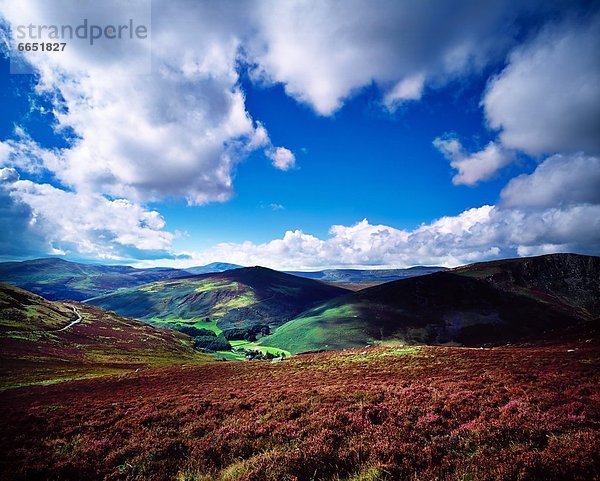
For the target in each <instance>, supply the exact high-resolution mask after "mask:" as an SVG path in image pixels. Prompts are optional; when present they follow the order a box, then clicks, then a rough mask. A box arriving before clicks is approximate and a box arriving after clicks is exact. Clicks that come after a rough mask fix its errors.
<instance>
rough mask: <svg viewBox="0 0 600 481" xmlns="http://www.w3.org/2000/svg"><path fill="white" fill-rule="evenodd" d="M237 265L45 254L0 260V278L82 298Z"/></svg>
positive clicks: (54, 295)
mask: <svg viewBox="0 0 600 481" xmlns="http://www.w3.org/2000/svg"><path fill="white" fill-rule="evenodd" d="M238 267H239V266H236V265H235V264H225V263H212V264H208V265H206V266H199V267H191V268H189V269H185V270H183V269H171V268H165V267H158V268H153V269H135V268H133V267H129V266H119V265H101V264H82V263H78V262H69V261H65V260H63V259H58V258H48V259H35V260H31V261H23V262H3V263H0V282H8V283H10V284H13V285H15V286H18V287H20V288H22V289H26V290H28V291H31V292H33V293H35V294H39V295H41V296H44V297H45V298H46V299H50V300H73V301H83V300H85V299H89V298H91V297H96V296H100V295H102V294H108V293H111V292H113V291H115V290H116V289H119V288H122V287H133V286H139V285H142V284H147V283H148V282H154V281H159V280H164V279H173V278H176V277H184V276H189V275H191V274H204V273H207V272H221V271H225V270H227V269H233V268H238Z"/></svg>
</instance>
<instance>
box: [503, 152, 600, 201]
mask: <svg viewBox="0 0 600 481" xmlns="http://www.w3.org/2000/svg"><path fill="white" fill-rule="evenodd" d="M500 195H501V197H502V202H503V205H505V206H507V207H515V206H521V207H532V208H544V207H550V206H557V205H558V206H564V205H572V204H586V203H588V204H600V158H599V157H590V156H586V155H584V154H581V153H580V154H575V155H571V156H566V155H560V154H557V155H554V156H552V157H550V158H548V159H546V160H545V161H544V162H542V163H541V164H540V165H538V167H537V168H536V169H535V171H534V172H533V173H532V174H529V175H527V174H523V175H519V176H518V177H515V178H514V179H512V180H511V181H510V182H509V183H508V185H507V186H506V187H505V188H504V189H503V190H502V192H501V194H500Z"/></svg>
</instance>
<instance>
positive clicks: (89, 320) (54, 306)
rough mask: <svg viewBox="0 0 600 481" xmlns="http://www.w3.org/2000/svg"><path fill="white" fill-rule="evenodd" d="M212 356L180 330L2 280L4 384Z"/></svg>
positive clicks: (0, 369)
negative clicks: (44, 295)
mask: <svg viewBox="0 0 600 481" xmlns="http://www.w3.org/2000/svg"><path fill="white" fill-rule="evenodd" d="M207 360H208V358H207V357H206V356H203V355H201V354H200V353H198V352H196V351H195V350H194V349H193V340H192V338H190V337H188V336H185V335H183V334H180V333H178V332H174V331H168V330H165V329H156V328H154V327H152V326H148V325H146V324H143V323H141V322H139V321H135V320H133V319H125V318H122V317H120V316H118V315H116V314H114V313H108V312H105V311H102V310H101V309H98V308H96V307H91V306H87V305H85V304H80V303H64V302H50V301H47V300H45V299H43V298H42V297H39V296H37V295H35V294H32V293H30V292H27V291H24V290H21V289H18V288H16V287H13V286H9V285H7V284H0V388H6V387H11V386H18V385H27V384H36V383H45V382H46V383H47V382H57V381H62V380H66V379H78V378H83V377H90V376H100V375H104V374H109V373H115V372H127V371H131V370H135V369H139V368H147V367H152V366H166V365H172V364H182V363H198V362H206V361H207Z"/></svg>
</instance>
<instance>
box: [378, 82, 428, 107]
mask: <svg viewBox="0 0 600 481" xmlns="http://www.w3.org/2000/svg"><path fill="white" fill-rule="evenodd" d="M424 87H425V76H424V75H421V74H420V75H415V76H413V77H407V78H405V79H403V80H401V81H400V82H398V83H397V84H396V86H395V87H394V88H393V89H392V90H390V91H389V92H387V93H386V94H385V96H384V97H383V103H384V105H385V106H386V108H387V109H388V110H389V111H390V112H393V111H394V110H396V109H397V108H398V107H399V106H400V105H401V104H402V103H404V102H406V101H407V100H419V99H420V98H421V95H423V88H424Z"/></svg>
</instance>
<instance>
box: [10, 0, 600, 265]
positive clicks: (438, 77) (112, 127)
mask: <svg viewBox="0 0 600 481" xmlns="http://www.w3.org/2000/svg"><path fill="white" fill-rule="evenodd" d="M80 3H81V5H83V4H84V3H86V2H80ZM133 3H139V2H118V1H111V2H109V3H108V4H107V3H106V2H102V3H99V2H87V4H89V6H91V7H90V8H92V9H93V10H94V15H93V17H94V18H97V19H98V23H102V20H105V21H106V22H105V23H112V22H113V21H114V20H115V18H117V19H118V18H123V17H125V18H127V8H128V4H133ZM571 3H572V2H562V1H558V0H557V1H555V2H543V1H542V0H528V1H525V2H521V3H520V4H519V6H518V7H515V5H514V2H510V1H508V0H497V1H492V2H486V3H485V5H484V4H482V2H480V1H477V0H463V1H461V2H458V3H456V2H453V3H452V5H450V4H449V2H446V1H443V0H431V1H428V2H409V1H407V2H398V1H392V0H388V1H386V0H379V1H377V2H375V3H373V2H367V1H364V0H352V1H350V3H348V2H343V3H342V2H338V1H331V2H322V1H317V0H309V1H290V2H273V1H269V0H254V1H250V2H242V3H239V4H236V8H235V9H232V8H231V4H229V3H227V2H195V3H194V2H181V1H174V2H166V1H162V2H155V3H154V4H153V11H152V14H153V18H152V48H151V49H150V47H149V45H148V44H143V43H142V44H139V45H137V46H135V47H134V48H132V49H124V50H122V51H121V50H119V51H114V50H111V49H109V48H105V47H106V45H104V46H101V47H102V48H99V49H98V50H96V51H95V52H96V55H89V54H88V53H89V52H88V51H86V50H84V49H83V47H81V48H80V46H78V45H77V44H73V46H72V48H69V49H68V51H66V52H65V53H64V54H63V55H41V56H40V55H38V56H29V57H28V58H29V61H30V62H31V64H32V67H33V68H34V70H35V71H36V72H37V73H38V76H37V77H36V78H37V79H38V84H37V87H36V90H37V93H38V94H40V95H48V96H49V98H51V99H54V101H53V102H54V111H53V114H54V117H55V120H56V124H55V125H54V127H55V128H56V131H57V132H58V133H59V134H64V135H65V136H66V137H68V138H69V142H70V143H69V145H67V146H66V147H64V148H62V149H45V148H43V147H41V146H40V145H39V144H37V143H36V142H35V141H33V140H32V139H31V138H30V137H29V136H28V135H27V133H26V132H24V131H23V130H22V129H17V130H16V132H15V136H14V138H13V139H9V140H5V141H4V142H0V167H3V170H2V174H1V175H2V177H1V179H0V180H2V192H1V196H2V201H3V202H2V206H3V207H2V209H0V215H1V216H2V222H3V227H4V229H3V230H4V232H13V234H14V236H13V239H20V238H27V239H29V240H30V241H31V242H30V243H31V249H32V250H34V249H41V250H43V251H44V252H57V253H58V252H65V253H70V252H77V253H79V254H82V255H86V256H89V257H98V258H110V259H121V258H129V257H131V256H133V255H134V254H133V253H135V252H139V251H146V253H145V254H144V256H150V257H153V256H157V257H160V256H162V257H164V258H167V257H168V256H169V255H170V254H169V250H170V248H171V242H172V239H173V234H171V233H169V232H167V231H166V230H165V224H164V220H163V219H162V217H161V216H160V214H159V213H158V212H156V211H153V210H151V209H148V208H146V207H144V204H146V203H147V202H149V201H155V200H161V199H165V198H169V197H184V198H186V199H187V201H188V203H189V204H203V203H207V202H212V201H225V200H227V199H228V198H230V197H231V195H232V192H233V173H234V172H235V168H236V165H237V164H238V163H239V162H240V161H241V159H243V158H244V157H245V156H247V154H248V153H249V152H250V151H252V150H255V149H264V150H265V153H266V155H267V156H268V157H269V158H270V159H271V160H272V161H273V165H274V166H275V167H276V168H279V169H282V170H288V169H291V168H293V167H294V165H295V156H294V154H293V153H292V152H291V151H290V150H288V149H287V148H285V147H275V146H274V145H273V143H272V142H271V139H270V138H269V134H268V132H267V130H266V128H265V127H264V126H263V125H262V124H260V122H258V121H257V120H256V119H253V118H252V117H251V116H250V114H249V113H248V112H247V110H246V104H245V97H244V92H243V91H242V90H241V86H240V82H239V75H238V66H239V65H240V61H242V62H244V61H245V62H247V63H248V64H250V65H252V66H253V69H254V70H253V78H254V79H262V80H263V81H265V82H274V83H281V84H283V85H284V87H285V90H286V92H287V93H288V94H289V95H291V96H293V97H294V98H295V99H297V100H299V101H301V102H304V103H306V104H308V105H310V106H311V107H312V108H313V109H314V110H315V111H316V112H317V113H319V114H322V115H331V114H333V113H334V112H335V111H336V110H338V109H339V108H340V107H341V106H342V105H343V103H344V102H345V101H346V100H347V99H348V98H349V97H350V96H352V95H353V94H354V93H356V92H358V91H359V90H360V89H361V88H363V87H365V86H371V85H375V86H377V87H378V88H379V90H380V91H381V92H382V93H383V98H382V102H383V105H384V106H385V107H387V108H388V109H389V110H394V109H395V108H397V106H398V105H400V104H401V103H402V102H404V101H407V100H417V99H419V98H421V96H422V95H423V93H424V92H426V91H427V89H429V88H435V87H437V86H440V85H444V84H446V83H447V82H448V81H449V80H450V79H454V78H456V77H458V76H461V75H465V74H468V73H469V72H473V71H477V70H480V69H481V68H482V67H484V66H485V65H487V64H488V63H489V62H490V61H493V60H494V59H500V58H503V57H504V56H505V54H506V52H507V51H508V50H509V49H510V48H512V47H513V46H514V43H515V39H516V38H518V37H519V34H520V33H522V32H519V30H518V28H516V27H514V26H515V25H518V23H519V22H518V21H519V20H520V19H522V18H524V17H528V18H529V14H530V13H531V12H532V11H535V12H536V14H537V15H539V18H543V17H544V15H545V14H547V13H553V12H554V13H556V12H560V11H561V10H562V9H563V8H565V7H566V6H567V5H570V4H571ZM57 5H58V6H59V7H58V8H57ZM61 5H62V6H63V8H60V6H61ZM70 6H72V1H71V0H68V1H67V0H54V1H52V2H48V1H42V0H22V1H20V2H18V4H17V3H16V2H6V1H1V0H0V13H1V14H2V16H3V17H4V18H5V19H6V20H7V22H8V23H12V24H15V23H21V21H22V19H23V18H24V15H25V16H29V18H30V21H34V22H35V23H39V24H77V23H78V22H80V21H81V12H80V11H78V10H77V9H72V8H67V7H70ZM91 16H92V15H91ZM25 23H27V22H25ZM440 24H443V25H444V28H441V29H440V28H437V26H438V25H440ZM577 25H578V24H577ZM570 26H572V23H566V24H563V25H562V26H558V27H555V28H553V29H547V30H545V31H544V32H543V33H542V34H541V36H540V37H538V38H537V39H534V40H533V41H532V42H531V43H529V44H527V45H526V46H524V47H522V48H519V49H517V50H516V51H515V52H514V53H513V54H512V55H511V57H510V59H509V64H508V66H507V68H506V69H505V70H504V71H503V72H502V73H501V74H500V75H499V76H498V77H497V78H496V79H495V80H494V81H493V82H491V83H490V86H489V89H488V91H487V93H486V96H485V99H484V101H483V105H484V108H485V112H486V116H487V118H488V121H489V123H490V125H491V126H492V127H494V128H499V129H501V136H500V139H501V142H502V145H504V146H507V147H510V148H515V149H520V150H524V151H526V152H530V153H539V152H546V151H549V150H560V151H562V150H569V149H573V148H576V149H577V150H585V151H587V152H588V153H590V152H593V151H594V149H597V148H598V143H597V142H598V138H600V136H598V135H597V133H598V123H597V122H598V118H599V116H598V115H597V114H598V109H597V107H598V97H597V95H598V89H597V87H596V86H597V85H598V61H597V60H596V56H595V53H596V52H597V50H598V48H597V47H598V34H597V30H598V20H597V17H596V18H594V19H592V20H590V21H589V22H587V23H585V24H583V25H582V26H581V28H579V30H578V29H573V28H570ZM567 27H569V28H567ZM548 39H549V40H548ZM548 41H549V42H550V44H549V45H547V43H548ZM570 51H577V52H578V54H579V53H581V55H577V56H572V57H573V58H569V55H568V52H570ZM575 57H577V58H575ZM149 65H151V66H152V70H151V72H150V74H149V75H146V74H144V75H139V73H145V70H144V69H147V68H148V66H149ZM551 76H556V78H557V82H556V85H551V84H553V83H554V80H553V82H547V81H545V79H547V78H551ZM544 82H545V83H544ZM540 85H541V86H542V87H543V88H540ZM560 89H562V90H563V91H568V92H569V96H564V97H565V98H567V97H568V99H569V103H570V104H569V105H567V104H566V103H565V102H566V101H563V100H561V99H560V98H559V95H558V93H557V92H559V90H560ZM571 93H573V95H571ZM546 100H548V101H547V105H546V104H545V102H546ZM568 107H570V108H571V109H572V111H569V110H568ZM521 108H522V109H525V110H522V109H521ZM536 109H537V111H536ZM575 111H580V112H583V114H582V115H583V116H582V117H579V116H577V115H576V114H575V113H574V112H575ZM536 117H537V118H536ZM576 117H577V118H576ZM540 119H541V120H540ZM582 119H584V120H586V119H587V122H584V121H582ZM535 122H537V123H535ZM561 129H563V130H561ZM544 132H545V133H546V134H547V135H545V136H541V134H540V133H544ZM540 139H542V140H540ZM548 139H550V140H548ZM438 147H439V148H440V149H441V150H442V151H443V152H444V154H445V155H447V156H448V158H449V160H450V161H451V165H452V166H453V167H454V168H455V169H457V171H458V173H457V174H456V176H455V178H454V181H455V183H460V184H469V185H472V184H475V183H477V182H479V181H481V180H485V179H487V178H489V177H490V176H491V175H493V173H494V172H495V171H496V170H497V169H499V168H501V167H502V166H503V165H506V163H508V162H509V161H510V159H509V156H508V155H507V154H506V151H505V150H504V149H501V148H500V147H499V146H498V145H497V144H495V143H491V144H489V145H488V146H486V147H485V149H484V150H482V151H481V152H477V153H475V154H469V153H467V152H465V151H464V149H463V148H462V146H461V145H460V143H458V141H455V143H452V142H450V143H449V141H448V140H447V139H446V140H443V139H442V140H439V141H438ZM7 169H8V170H7ZM11 169H12V170H11ZM17 172H21V173H27V174H29V175H30V176H34V177H33V178H35V176H36V175H39V178H50V179H51V180H52V182H53V183H55V184H57V185H59V186H60V187H57V186H56V185H54V186H53V185H50V184H46V183H35V182H32V181H31V180H21V179H19V177H18V173H17ZM542 175H543V173H539V174H538V176H539V177H541V176H542ZM55 181H56V182H55ZM519 182H521V183H522V184H526V183H527V182H535V180H534V179H533V178H531V179H529V180H528V181H525V180H523V179H522V180H519V179H516V180H515V183H514V184H513V186H512V187H511V186H510V185H509V187H507V190H506V192H505V194H504V195H503V198H504V202H505V204H506V205H505V206H497V207H493V206H484V207H480V208H476V209H470V210H467V211H465V212H463V213H461V214H459V215H457V216H452V217H444V218H441V219H439V220H437V221H435V222H432V223H431V224H428V225H424V226H421V227H419V228H417V229H415V230H412V231H404V230H399V229H394V228H393V227H389V226H383V225H371V224H370V223H369V222H367V221H366V220H365V221H362V222H359V223H358V224H355V225H352V226H334V227H332V229H331V236H330V237H329V238H327V239H319V238H317V237H314V236H311V235H309V234H305V233H303V232H302V231H298V230H296V231H294V230H291V231H288V232H287V233H286V234H285V235H284V236H283V238H281V239H275V240H273V241H271V242H268V243H264V244H254V243H251V242H247V243H243V244H219V245H218V246H216V247H215V248H214V249H213V250H211V251H207V252H205V253H200V254H189V255H190V256H191V257H192V258H193V259H199V258H203V256H204V257H211V260H230V261H233V262H239V263H243V264H252V263H262V264H267V265H271V266H275V267H285V266H287V267H296V268H298V267H302V266H320V265H331V264H334V263H335V264H339V265H399V266H400V265H410V264H415V263H442V264H446V265H453V264H456V263H460V262H465V261H470V260H477V259H481V258H485V257H493V256H496V255H500V254H502V253H504V252H507V251H510V250H511V249H513V250H514V249H517V250H518V249H521V251H520V252H525V251H526V250H527V249H531V250H535V249H542V248H543V249H547V248H549V247H548V246H565V245H568V246H571V247H573V248H576V247H578V246H588V247H589V246H590V245H595V246H597V245H598V241H597V237H594V235H597V234H594V231H593V229H594V228H596V230H595V232H598V231H599V229H597V227H598V226H597V222H596V220H597V219H598V218H599V216H598V212H597V209H598V206H597V205H596V204H593V203H580V202H579V201H580V200H581V199H575V201H574V202H572V203H566V204H565V205H562V204H560V205H552V206H551V205H549V204H550V202H547V204H548V205H547V206H546V207H544V208H543V209H542V211H539V210H538V211H536V213H535V215H534V214H533V213H532V210H531V207H530V205H531V204H532V202H533V201H527V200H525V198H524V197H523V196H522V195H521V198H520V199H518V197H519V195H520V194H517V193H515V192H517V191H520V190H522V189H521V188H520V187H519ZM511 199H512V200H511ZM515 199H517V200H515ZM511 202H512V203H511ZM528 202H529V203H528ZM536 202H538V203H539V202H540V201H536ZM544 202H545V201H544ZM544 202H542V203H544ZM533 203H535V202H533ZM65 206H68V207H69V215H64V212H65ZM586 216H587V217H586ZM584 219H587V220H585V221H584ZM590 219H592V222H590ZM3 242H4V241H3ZM594 243H595V244H594ZM40 246H41V247H40ZM544 246H546V247H544ZM557 248H558V247H557ZM183 254H184V255H187V254H185V253H183ZM194 256H196V257H194Z"/></svg>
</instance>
